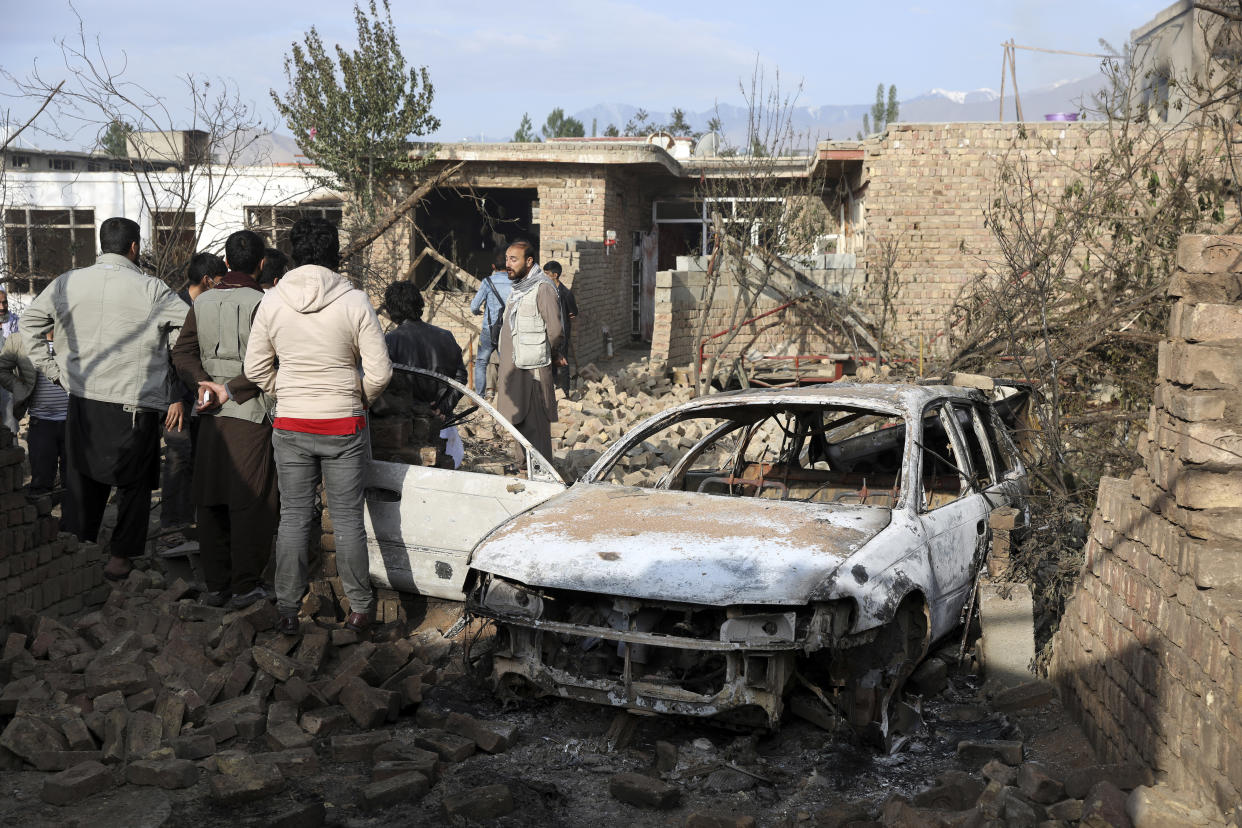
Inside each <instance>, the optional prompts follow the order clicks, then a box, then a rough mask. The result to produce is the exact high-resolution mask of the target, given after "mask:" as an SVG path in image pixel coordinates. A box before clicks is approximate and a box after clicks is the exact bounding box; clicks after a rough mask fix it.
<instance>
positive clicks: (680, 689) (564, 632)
mask: <svg viewBox="0 0 1242 828" xmlns="http://www.w3.org/2000/svg"><path fill="white" fill-rule="evenodd" d="M467 610H468V611H469V612H470V613H471V614H472V615H474V616H477V617H482V618H487V619H490V620H492V621H494V622H495V624H496V631H495V636H494V638H493V640H492V649H491V653H490V662H491V664H490V666H491V672H490V675H491V680H492V682H493V683H494V685H495V687H496V689H497V690H498V691H500V692H502V693H504V692H508V693H513V694H516V695H530V694H533V695H552V696H559V697H562V698H571V699H578V700H580V701H587V702H591V703H595V704H604V705H609V706H613V707H620V708H626V709H630V710H635V711H649V712H653V713H666V714H667V713H673V714H678V715H685V716H695V717H714V718H719V719H723V720H726V721H734V722H736V723H738V724H742V725H747V726H767V725H770V724H774V723H776V722H777V721H779V719H780V717H781V713H782V711H783V706H784V698H785V695H786V690H787V689H788V686H789V683H790V681H791V679H792V677H793V675H794V664H795V660H796V658H797V656H798V655H799V654H800V653H801V652H803V651H804V650H805V648H806V646H807V638H808V634H809V633H812V632H813V630H822V628H823V627H824V626H825V625H830V624H831V620H830V619H828V618H827V616H825V615H824V614H823V613H815V612H813V611H812V610H811V609H809V608H798V609H794V608H788V607H730V608H713V607H704V606H699V605H690V604H678V603H673V602H650V601H641V602H640V601H636V600H633V599H624V598H617V597H615V596H604V595H594V594H590V593H577V592H573V591H569V590H534V589H530V588H527V587H525V586H524V585H522V584H520V583H517V582H514V581H511V580H508V579H504V578H499V577H496V576H492V575H483V576H482V577H481V578H480V580H479V581H478V583H476V584H475V585H474V588H473V589H472V590H471V591H470V593H469V596H468V598H467ZM847 617H848V614H847V615H845V616H842V617H841V619H840V622H839V626H841V627H844V626H846V624H847V620H846V619H847Z"/></svg>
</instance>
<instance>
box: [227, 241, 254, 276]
mask: <svg viewBox="0 0 1242 828" xmlns="http://www.w3.org/2000/svg"><path fill="white" fill-rule="evenodd" d="M224 259H225V261H227V262H228V265H229V267H231V268H232V269H233V270H237V271H240V272H242V273H245V274H248V275H250V276H253V275H254V274H255V272H256V271H258V269H259V264H260V262H262V261H263V237H262V236H260V235H259V234H258V233H256V232H254V231H253V230H238V231H237V232H236V233H234V234H232V235H231V236H229V237H228V239H227V240H226V241H225V242H224Z"/></svg>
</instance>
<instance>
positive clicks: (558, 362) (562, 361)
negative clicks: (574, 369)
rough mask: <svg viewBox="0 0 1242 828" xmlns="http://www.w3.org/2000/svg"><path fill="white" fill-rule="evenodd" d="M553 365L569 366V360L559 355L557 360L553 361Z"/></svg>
mask: <svg viewBox="0 0 1242 828" xmlns="http://www.w3.org/2000/svg"><path fill="white" fill-rule="evenodd" d="M553 363H554V364H556V365H568V364H569V360H567V359H565V357H563V356H561V355H560V354H557V355H556V359H555V360H553Z"/></svg>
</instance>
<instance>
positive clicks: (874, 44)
mask: <svg viewBox="0 0 1242 828" xmlns="http://www.w3.org/2000/svg"><path fill="white" fill-rule="evenodd" d="M1168 4H1169V3H1168V2H1166V0H1128V1H1127V0H1074V1H1073V2H1070V0H1013V1H1012V2H1010V1H1009V0H916V2H898V0H867V2H862V1H861V0H851V2H839V0H818V1H817V2H816V1H813V0H807V1H806V2H793V0H746V1H745V2H743V0H712V2H694V1H693V0H680V2H671V0H660V2H651V1H650V0H635V1H634V2H618V1H617V0H595V2H589V0H544V2H540V3H526V4H516V3H512V2H505V3H501V2H493V1H492V0H455V1H454V2H425V1H423V0H419V1H418V2H410V1H409V0H406V2H402V0H394V2H393V10H392V12H393V19H394V22H395V24H396V27H397V32H398V35H399V37H400V40H401V44H402V48H403V50H404V52H405V55H406V58H407V60H408V61H409V62H411V63H413V64H416V65H426V66H427V68H428V70H429V71H430V74H431V78H432V82H433V84H434V86H435V105H434V111H435V114H436V115H437V116H438V117H439V118H440V119H441V121H442V123H443V128H442V130H441V132H440V134H439V137H440V138H441V139H444V140H457V139H460V138H463V137H466V136H471V135H473V136H476V137H477V136H478V135H479V134H480V133H485V134H487V135H490V136H507V135H511V134H512V133H513V131H514V129H515V128H516V127H517V125H518V122H519V120H520V119H521V116H522V113H523V112H527V111H528V112H530V114H531V117H532V119H533V120H534V121H535V123H536V125H538V124H539V123H541V122H542V121H543V119H544V116H545V115H546V114H547V112H548V110H550V109H551V108H553V107H556V106H561V107H564V109H565V110H566V111H567V112H570V113H572V112H574V111H577V110H580V109H583V108H586V107H589V106H592V105H594V104H597V103H623V104H631V105H635V106H643V107H646V108H647V109H649V110H653V111H667V110H669V109H671V108H672V107H674V106H680V107H681V108H683V109H685V110H687V111H696V110H706V109H710V108H711V107H713V106H714V104H715V103H716V102H717V101H720V102H721V103H735V104H740V103H741V98H740V95H739V92H738V81H739V79H740V78H743V77H745V78H749V77H750V75H751V70H752V68H753V67H754V65H755V61H756V59H758V61H759V62H760V63H762V64H763V65H764V66H765V67H767V69H768V70H769V72H770V71H772V70H773V69H779V72H780V75H781V78H782V84H783V85H784V86H785V87H786V88H791V86H792V85H794V84H796V83H797V82H798V81H801V82H802V84H803V92H802V94H801V97H800V98H799V103H801V104H804V105H809V106H815V105H821V104H851V103H868V102H870V101H871V100H872V99H873V97H874V94H875V86H876V84H877V83H879V82H883V83H885V84H896V86H897V89H898V93H899V97H901V98H903V99H905V98H909V97H913V96H914V95H917V94H919V93H922V92H925V91H927V90H929V89H932V88H936V87H939V88H942V89H949V90H963V91H964V90H970V89H977V88H981V87H990V88H993V89H995V88H997V87H998V85H999V82H1000V65H1001V47H1000V44H1001V42H1002V41H1003V40H1007V39H1009V38H1014V40H1015V41H1016V42H1017V43H1019V44H1028V45H1033V46H1043V47H1049V48H1058V49H1068V50H1075V51H1083V52H1098V51H1100V49H1099V45H1098V40H1099V39H1100V38H1105V39H1107V40H1109V41H1110V42H1112V43H1113V44H1114V45H1117V46H1121V45H1122V43H1124V42H1125V40H1126V39H1127V38H1128V36H1129V33H1130V30H1132V29H1134V28H1136V27H1138V26H1140V25H1141V24H1143V23H1144V22H1146V21H1147V20H1149V19H1151V17H1152V16H1154V14H1155V13H1156V12H1158V11H1159V10H1160V9H1162V8H1164V7H1166V6H1167V5H1168ZM75 6H76V8H77V10H78V12H79V13H80V14H81V16H82V19H83V23H84V26H85V30H86V33H87V37H88V39H89V40H90V41H91V42H92V47H93V44H94V41H95V40H96V39H97V40H98V43H99V46H100V47H101V48H102V50H103V53H104V54H105V55H107V57H108V59H109V61H110V62H111V63H112V64H113V65H114V66H121V65H124V66H125V67H126V71H125V76H126V78H127V79H128V80H130V81H132V82H134V83H137V84H140V85H142V86H144V87H146V88H148V89H151V90H153V91H156V92H158V93H160V94H162V95H164V96H166V97H167V98H168V99H169V101H170V105H172V106H170V108H173V106H175V103H176V97H177V95H178V94H179V93H180V92H181V90H182V89H183V87H182V85H181V83H180V82H179V81H178V78H179V77H180V76H183V75H185V74H186V73H187V72H194V73H200V74H205V75H214V76H223V77H226V78H229V79H232V80H233V81H235V82H236V83H237V84H238V86H239V87H240V89H241V91H242V92H243V94H244V95H245V96H246V97H247V98H249V99H252V100H253V101H254V102H255V103H256V104H257V105H258V107H259V108H260V111H261V112H263V113H265V114H266V115H267V120H268V123H269V124H271V125H273V126H275V127H276V128H277V129H278V131H287V128H286V127H285V126H284V125H283V124H282V123H279V122H277V121H276V119H275V117H274V113H273V112H272V107H271V103H270V99H269V97H268V90H269V89H272V88H275V89H277V90H279V91H281V92H283V91H284V90H285V88H286V81H285V77H284V72H283V56H284V54H285V53H286V52H287V51H288V49H289V46H290V45H291V44H292V43H293V42H294V41H295V40H300V39H301V37H302V34H303V32H304V31H305V30H306V29H308V28H309V27H311V26H312V25H313V26H315V27H316V28H317V29H318V30H319V33H320V35H321V36H322V37H323V39H324V41H325V42H326V43H329V44H332V43H336V42H344V43H345V44H352V43H353V42H354V39H355V37H354V22H353V16H352V11H351V6H350V4H348V3H346V2H322V1H321V2H319V3H315V2H306V0H299V2H292V0H267V1H266V2H263V0H260V2H254V1H253V0H251V2H238V1H237V0H212V2H207V3H199V4H195V5H193V6H191V5H188V4H185V5H183V4H180V3H169V4H163V5H154V4H150V3H147V2H137V0H109V2H106V3H104V2H99V0H81V2H78V3H76V4H75ZM76 32H77V21H76V19H75V17H74V14H73V12H72V10H71V9H70V7H69V5H68V3H66V2H64V0H46V2H40V3H20V4H17V3H15V4H9V8H7V9H6V10H5V14H4V24H3V26H2V27H0V68H3V69H4V70H5V71H6V72H9V73H12V74H17V75H24V74H26V73H27V72H28V71H29V70H30V68H31V67H32V66H33V65H34V64H35V62H36V61H37V62H38V66H39V67H40V71H41V72H42V74H43V75H44V76H45V77H47V78H52V79H55V80H58V79H59V78H60V77H63V76H64V75H65V71H64V63H63V60H62V58H61V54H60V50H59V48H58V47H57V45H56V41H57V39H59V38H62V37H66V36H70V37H76ZM1096 69H1097V62H1096V61H1093V60H1091V59H1085V58H1076V57H1062V56H1053V55H1042V54H1038V53H1032V52H1019V53H1018V80H1019V82H1020V84H1021V85H1022V87H1023V88H1034V87H1037V86H1043V85H1046V84H1049V83H1053V82H1056V81H1058V80H1071V79H1077V78H1081V77H1084V76H1087V75H1090V74H1092V73H1093V72H1095V71H1096ZM10 89H11V86H10V85H9V84H8V83H7V82H0V92H7V91H9V90H10ZM0 108H8V109H10V115H11V118H12V119H14V120H16V119H17V118H18V116H19V115H22V114H25V115H29V114H30V112H31V111H33V110H32V108H31V107H30V106H29V105H28V104H27V103H25V102H23V101H20V100H16V101H15V100H13V99H11V98H10V99H2V98H0ZM600 128H601V129H602V128H603V124H601V125H600ZM588 129H589V125H588ZM34 141H35V142H36V143H38V142H39V139H38V138H36V139H34ZM82 142H83V143H89V142H90V138H89V137H84V138H83V141H82Z"/></svg>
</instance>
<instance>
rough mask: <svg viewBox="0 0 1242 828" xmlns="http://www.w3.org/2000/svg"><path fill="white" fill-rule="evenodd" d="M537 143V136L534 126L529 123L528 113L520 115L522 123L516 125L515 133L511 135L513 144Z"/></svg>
mask: <svg viewBox="0 0 1242 828" xmlns="http://www.w3.org/2000/svg"><path fill="white" fill-rule="evenodd" d="M538 141H539V136H538V135H536V134H535V125H534V124H532V123H531V122H530V113H529V112H523V113H522V123H520V124H518V128H517V132H515V133H513V142H514V143H516V144H534V143H537V142H538Z"/></svg>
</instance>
